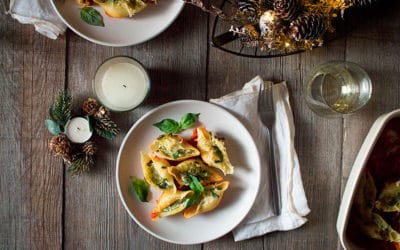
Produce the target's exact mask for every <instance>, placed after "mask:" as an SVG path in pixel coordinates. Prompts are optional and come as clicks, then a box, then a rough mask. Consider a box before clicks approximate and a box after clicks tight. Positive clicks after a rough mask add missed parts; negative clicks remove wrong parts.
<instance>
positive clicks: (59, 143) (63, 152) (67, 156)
mask: <svg viewBox="0 0 400 250" xmlns="http://www.w3.org/2000/svg"><path fill="white" fill-rule="evenodd" d="M49 147H50V150H51V151H52V152H54V153H55V154H56V155H59V156H61V157H62V158H63V159H64V160H65V161H67V162H70V161H71V160H72V147H71V141H70V140H69V139H68V137H67V136H66V135H65V134H59V135H56V136H53V137H52V138H51V140H50V143H49Z"/></svg>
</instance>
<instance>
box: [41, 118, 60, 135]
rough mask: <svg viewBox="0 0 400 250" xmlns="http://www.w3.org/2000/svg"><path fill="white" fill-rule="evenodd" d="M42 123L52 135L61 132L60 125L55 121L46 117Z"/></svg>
mask: <svg viewBox="0 0 400 250" xmlns="http://www.w3.org/2000/svg"><path fill="white" fill-rule="evenodd" d="M44 124H45V125H46V128H47V129H48V130H49V132H50V133H51V134H52V135H58V134H61V127H60V125H59V124H58V123H57V122H55V121H53V120H48V119H47V120H46V121H45V122H44Z"/></svg>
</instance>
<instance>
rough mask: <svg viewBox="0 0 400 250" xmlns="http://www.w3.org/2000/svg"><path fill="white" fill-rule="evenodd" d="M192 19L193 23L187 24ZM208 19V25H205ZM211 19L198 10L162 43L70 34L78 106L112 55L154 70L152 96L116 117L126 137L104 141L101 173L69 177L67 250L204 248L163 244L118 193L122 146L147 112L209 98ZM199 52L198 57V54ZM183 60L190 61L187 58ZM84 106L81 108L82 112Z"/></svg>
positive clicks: (172, 29)
mask: <svg viewBox="0 0 400 250" xmlns="http://www.w3.org/2000/svg"><path fill="white" fill-rule="evenodd" d="M187 20H190V21H187ZM204 20H205V21H204ZM206 20H207V16H206V15H204V14H203V13H201V12H199V11H198V10H197V9H194V8H193V7H191V8H190V7H189V8H185V9H184V11H183V12H182V14H181V15H180V17H178V19H177V20H176V21H175V22H174V23H173V24H172V26H171V27H169V28H168V30H167V31H165V32H164V33H162V34H160V35H159V36H158V37H157V39H153V40H151V41H148V42H146V43H143V44H140V45H137V46H132V47H125V48H108V47H103V46H99V45H94V44H92V43H89V42H87V41H85V40H83V39H82V38H79V37H77V36H76V35H74V34H72V33H69V34H68V38H69V45H70V46H69V47H68V65H69V67H68V73H67V74H68V77H67V78H68V84H67V85H68V88H69V89H70V90H71V91H72V94H73V96H74V98H75V99H76V100H77V102H76V103H78V104H80V103H81V102H82V100H83V99H84V98H85V97H87V96H90V95H93V93H92V91H91V89H92V88H91V81H92V78H93V76H94V73H95V70H96V68H97V67H98V65H100V63H101V62H102V61H104V60H105V59H106V58H108V57H110V56H116V55H126V56H131V57H133V58H136V59H137V60H139V61H140V62H141V63H142V64H143V65H144V67H145V68H146V69H148V71H149V74H150V78H151V81H152V83H151V84H152V85H151V89H152V90H151V94H150V96H149V97H148V99H147V100H146V101H145V103H144V104H143V105H142V106H141V107H140V108H137V109H135V110H134V111H132V112H128V113H126V112H125V113H119V114H118V113H115V114H114V117H115V120H116V122H117V123H118V124H119V125H120V127H121V134H120V135H119V136H118V137H117V138H116V139H115V140H113V141H101V140H98V142H99V147H100V148H101V151H100V152H99V153H98V157H97V165H96V169H94V171H93V172H92V173H90V174H87V175H85V176H82V177H80V178H71V177H68V176H67V178H66V182H65V188H66V196H65V221H68V224H66V225H65V239H64V240H65V241H64V244H65V247H66V248H67V249H76V248H87V249H199V248H200V247H201V246H200V245H198V246H190V247H184V246H176V245H174V244H170V243H166V242H163V241H161V240H159V239H157V238H155V237H153V236H151V235H150V234H148V233H147V232H145V231H144V230H143V229H141V228H140V227H139V226H138V225H137V224H136V223H135V222H134V221H133V220H132V219H131V218H130V217H129V215H128V213H127V212H126V211H125V209H124V207H123V206H122V203H121V202H120V198H119V196H118V193H117V189H116V183H115V163H116V156H117V153H118V149H119V145H120V144H121V142H122V139H123V137H124V136H125V134H126V132H127V131H128V129H129V128H130V126H131V125H132V124H133V123H134V122H136V121H137V119H138V118H140V117H141V116H142V115H143V114H144V113H146V112H147V111H149V110H150V109H152V108H154V107H156V106H159V105H160V104H163V103H166V102H168V101H173V100H178V99H204V98H205V90H206V88H205V86H206V85H205V79H206V75H205V73H206V53H203V51H206V50H207V47H206V46H207V43H206V42H204V41H206V40H207V29H206V28H207V27H206V26H202V25H201V23H203V22H206ZM197 52H198V53H197ZM182 58H190V59H189V60H182ZM79 109H80V107H79V106H76V110H79Z"/></svg>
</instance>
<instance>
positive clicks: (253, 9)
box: [237, 0, 260, 16]
mask: <svg viewBox="0 0 400 250" xmlns="http://www.w3.org/2000/svg"><path fill="white" fill-rule="evenodd" d="M237 8H238V9H239V10H240V11H241V12H243V13H244V14H245V15H248V16H255V15H257V11H258V9H259V8H260V4H259V1H258V0H239V1H238V2H237Z"/></svg>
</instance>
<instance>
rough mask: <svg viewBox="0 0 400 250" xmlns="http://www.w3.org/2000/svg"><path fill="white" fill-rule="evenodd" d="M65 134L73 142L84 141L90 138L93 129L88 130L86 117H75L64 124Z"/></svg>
mask: <svg viewBox="0 0 400 250" xmlns="http://www.w3.org/2000/svg"><path fill="white" fill-rule="evenodd" d="M65 134H66V135H67V137H68V139H70V141H71V142H73V143H84V142H86V141H87V140H89V139H90V137H91V136H92V134H93V131H91V130H90V125H89V121H88V120H87V119H85V118H83V117H75V118H72V119H71V120H70V121H69V122H68V123H67V125H66V126H65Z"/></svg>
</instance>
